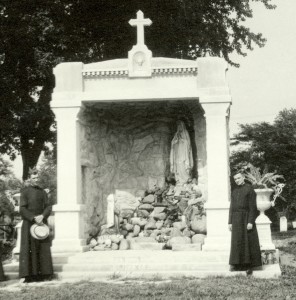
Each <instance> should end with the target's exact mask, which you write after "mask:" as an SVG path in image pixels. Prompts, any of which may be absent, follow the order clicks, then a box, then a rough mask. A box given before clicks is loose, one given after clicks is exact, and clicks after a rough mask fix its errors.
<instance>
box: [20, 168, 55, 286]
mask: <svg viewBox="0 0 296 300" xmlns="http://www.w3.org/2000/svg"><path fill="white" fill-rule="evenodd" d="M37 181H38V173H37V170H33V171H31V172H30V179H29V180H27V181H26V183H25V188H23V189H22V191H21V198H20V214H21V216H22V218H23V225H22V231H21V249H20V263H19V276H20V278H25V282H32V281H42V280H49V279H51V276H52V275H53V266H52V258H51V252H50V239H49V237H48V234H49V229H48V227H47V225H46V222H47V218H48V217H49V215H50V213H51V204H50V203H49V201H48V198H47V194H46V192H45V191H44V190H43V189H41V188H40V187H39V186H38V185H37Z"/></svg>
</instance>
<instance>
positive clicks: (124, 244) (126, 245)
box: [119, 239, 129, 250]
mask: <svg viewBox="0 0 296 300" xmlns="http://www.w3.org/2000/svg"><path fill="white" fill-rule="evenodd" d="M128 249H129V242H128V241H127V240H126V239H123V240H121V241H120V244H119V250H128Z"/></svg>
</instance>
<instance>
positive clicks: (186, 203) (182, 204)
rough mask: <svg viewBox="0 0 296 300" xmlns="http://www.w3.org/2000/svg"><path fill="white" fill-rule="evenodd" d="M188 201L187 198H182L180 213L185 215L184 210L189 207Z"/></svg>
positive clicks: (179, 204)
mask: <svg viewBox="0 0 296 300" xmlns="http://www.w3.org/2000/svg"><path fill="white" fill-rule="evenodd" d="M188 200H189V199H187V198H182V199H181V200H180V202H179V203H178V207H179V209H180V211H181V213H182V214H183V212H184V210H185V209H186V208H187V206H188Z"/></svg>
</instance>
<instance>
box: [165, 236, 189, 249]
mask: <svg viewBox="0 0 296 300" xmlns="http://www.w3.org/2000/svg"><path fill="white" fill-rule="evenodd" d="M174 244H191V239H190V238H189V237H187V236H175V237H172V238H170V239H169V241H168V242H167V246H168V247H172V245H174Z"/></svg>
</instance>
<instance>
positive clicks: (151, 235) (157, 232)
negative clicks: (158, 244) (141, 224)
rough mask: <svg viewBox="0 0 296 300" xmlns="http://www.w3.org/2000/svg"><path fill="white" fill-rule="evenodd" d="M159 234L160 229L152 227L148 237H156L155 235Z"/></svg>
mask: <svg viewBox="0 0 296 300" xmlns="http://www.w3.org/2000/svg"><path fill="white" fill-rule="evenodd" d="M160 234H161V231H160V230H158V229H154V230H153V231H152V233H151V234H150V237H151V238H154V239H156V237H157V236H158V235H160Z"/></svg>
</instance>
